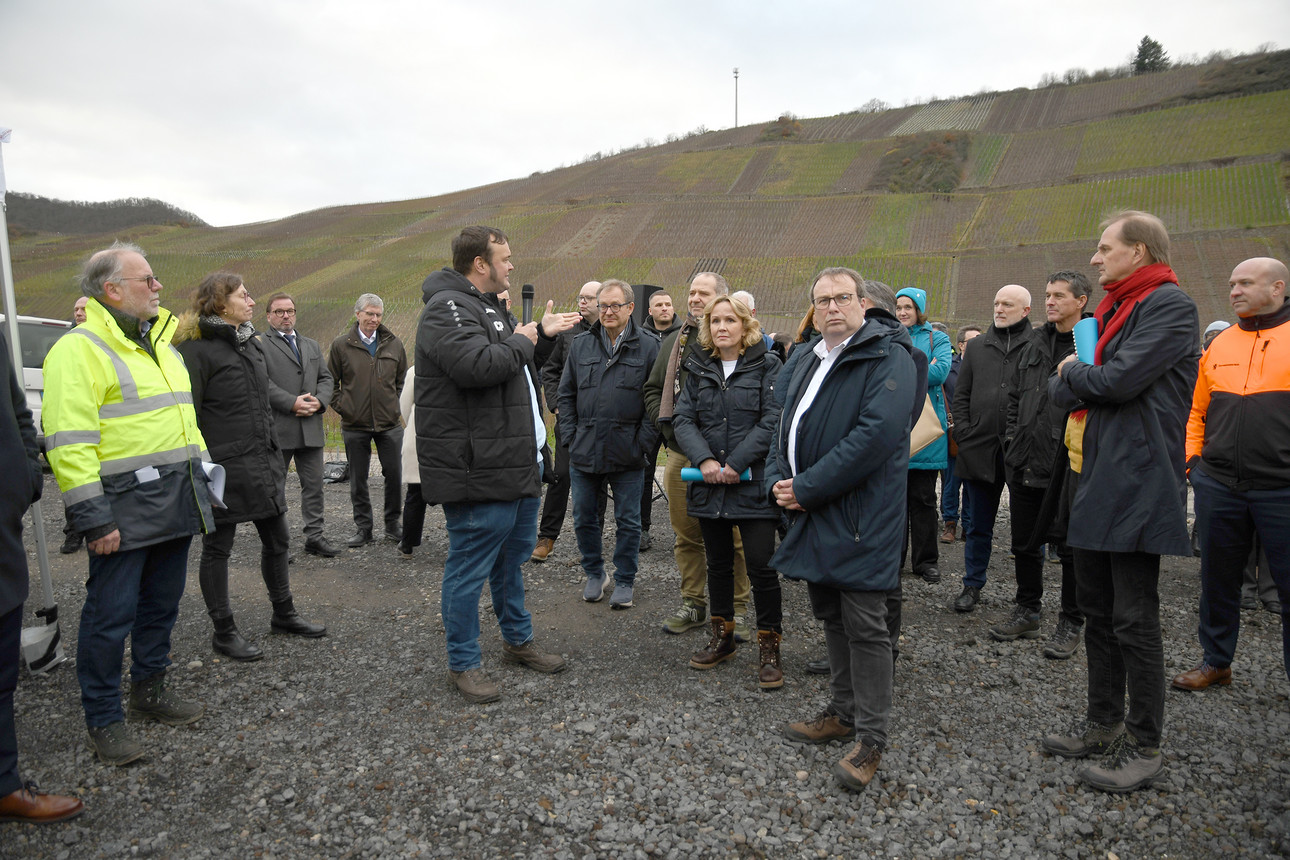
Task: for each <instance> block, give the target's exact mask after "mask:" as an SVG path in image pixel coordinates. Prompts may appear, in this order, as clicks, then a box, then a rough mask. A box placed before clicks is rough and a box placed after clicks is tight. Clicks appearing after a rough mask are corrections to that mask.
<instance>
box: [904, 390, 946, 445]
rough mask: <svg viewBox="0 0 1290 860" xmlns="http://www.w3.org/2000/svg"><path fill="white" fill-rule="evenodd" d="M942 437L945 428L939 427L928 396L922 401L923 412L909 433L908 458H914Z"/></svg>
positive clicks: (939, 421) (939, 424)
mask: <svg viewBox="0 0 1290 860" xmlns="http://www.w3.org/2000/svg"><path fill="white" fill-rule="evenodd" d="M944 435H945V428H943V427H941V419H940V416H938V415H937V414H936V407H935V406H933V405H932V395H930V394H929V395H927V397H926V398H925V399H924V401H923V412H922V414H921V415H919V416H918V423H917V424H915V425H914V429H913V430H911V431H909V456H911V457H912V456H914V455H915V454H917V453H918V452H919V451H921V450H923V449H924V448H926V447H927V446H928V445H930V444H932V443H933V442H935V441H936V440H937V439H939V438H941V437H942V436H944Z"/></svg>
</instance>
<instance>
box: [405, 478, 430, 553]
mask: <svg viewBox="0 0 1290 860" xmlns="http://www.w3.org/2000/svg"><path fill="white" fill-rule="evenodd" d="M426 507H428V506H427V505H426V500H425V497H424V496H422V495H421V485H420V484H408V491H407V493H406V494H404V496H403V546H404V547H413V546H421V532H423V531H425V527H426Z"/></svg>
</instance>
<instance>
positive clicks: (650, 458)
mask: <svg viewBox="0 0 1290 860" xmlns="http://www.w3.org/2000/svg"><path fill="white" fill-rule="evenodd" d="M661 450H663V436H662V435H661V434H660V435H659V437H658V440H657V441H655V442H654V450H653V451H646V452H645V458H646V462H647V463H648V464H649V465H647V466H646V467H645V469H644V471H643V473H642V475H641V477H642V478H643V480H644V481H645V486H644V487H642V488H641V531H646V532H647V531H649V526H650V521H651V516H652V514H653V508H654V472H655V469H656V467H657V464H658V452H659V451H661Z"/></svg>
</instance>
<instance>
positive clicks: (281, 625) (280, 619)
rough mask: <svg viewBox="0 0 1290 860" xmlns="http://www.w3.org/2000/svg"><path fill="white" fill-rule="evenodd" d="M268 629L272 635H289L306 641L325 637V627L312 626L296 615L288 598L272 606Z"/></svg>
mask: <svg viewBox="0 0 1290 860" xmlns="http://www.w3.org/2000/svg"><path fill="white" fill-rule="evenodd" d="M269 629H271V630H272V631H273V632H274V633H289V634H291V635H292V636H303V637H305V638H306V639H317V638H318V637H320V636H326V635H327V627H326V626H325V625H322V624H314V623H313V622H311V621H306V620H305V619H303V618H301V617H300V616H299V615H298V614H297V613H296V607H295V603H294V601H292V599H291V598H289V597H288V598H287V599H286V600H283V601H280V602H275V603H274V604H273V618H272V620H270V621H269Z"/></svg>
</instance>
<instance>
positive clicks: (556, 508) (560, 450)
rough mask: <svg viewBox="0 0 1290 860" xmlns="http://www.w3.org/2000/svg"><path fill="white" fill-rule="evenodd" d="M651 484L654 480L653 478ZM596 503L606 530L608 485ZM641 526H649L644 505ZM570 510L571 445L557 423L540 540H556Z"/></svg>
mask: <svg viewBox="0 0 1290 860" xmlns="http://www.w3.org/2000/svg"><path fill="white" fill-rule="evenodd" d="M650 483H651V484H652V483H653V480H652V479H651V482H650ZM596 504H597V505H598V506H599V509H600V528H601V531H604V527H605V509H606V508H607V507H608V506H609V489H608V487H607V486H602V487H601V488H600V495H599V497H598V498H597V499H596ZM641 510H642V514H641V527H642V528H649V527H648V526H646V525H645V523H646V522H648V520H646V519H645V516H646V515H645V514H644V513H643V511H645V510H646V507H642V508H641ZM568 512H569V446H567V445H565V444H564V442H563V441H561V439H560V425H559V424H556V425H555V468H554V470H553V473H552V481H551V483H549V484H547V485H546V498H545V499H544V500H543V501H542V518H541V520H540V521H539V522H538V540H541V539H542V538H547V539H548V540H555V539H556V538H558V537H559V536H560V530H561V529H562V528H564V516H565V514H567V513H568Z"/></svg>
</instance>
